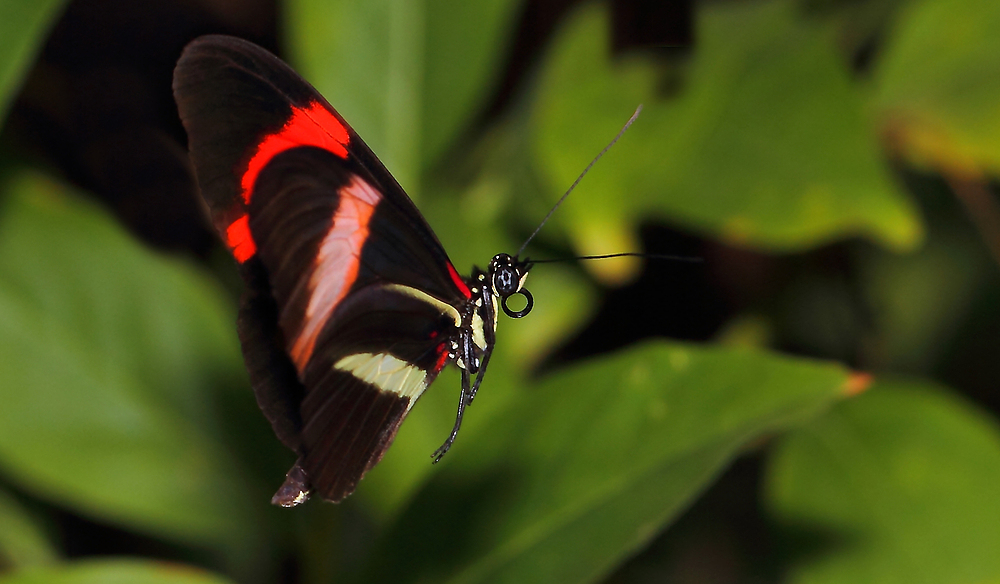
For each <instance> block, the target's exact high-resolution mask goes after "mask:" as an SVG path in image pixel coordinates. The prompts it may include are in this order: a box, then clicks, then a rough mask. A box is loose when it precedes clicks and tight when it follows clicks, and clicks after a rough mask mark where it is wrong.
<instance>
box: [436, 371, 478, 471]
mask: <svg viewBox="0 0 1000 584" xmlns="http://www.w3.org/2000/svg"><path fill="white" fill-rule="evenodd" d="M470 380H471V376H470V375H469V371H468V369H462V395H460V396H459V398H458V414H457V415H456V417H455V427H454V428H452V429H451V435H450V436H448V439H447V440H445V441H444V444H442V445H441V446H440V448H438V449H437V450H435V451H434V454H432V455H431V456H432V457H433V458H434V463H435V464H437V462H438V461H439V460H441V458H442V457H443V456H444V455H445V453H447V452H448V449H449V448H451V445H452V444H453V443H454V442H455V438H456V437H457V436H458V429H459V428H461V427H462V415H463V414H464V413H465V406H466V405H468V404H469V390H470V388H469V383H470Z"/></svg>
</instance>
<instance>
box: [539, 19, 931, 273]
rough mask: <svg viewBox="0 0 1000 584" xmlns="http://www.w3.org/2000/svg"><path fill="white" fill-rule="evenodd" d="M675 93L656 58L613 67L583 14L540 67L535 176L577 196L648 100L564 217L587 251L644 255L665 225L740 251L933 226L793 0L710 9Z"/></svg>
mask: <svg viewBox="0 0 1000 584" xmlns="http://www.w3.org/2000/svg"><path fill="white" fill-rule="evenodd" d="M697 22H698V25H697V40H698V42H697V44H696V46H695V48H694V51H693V53H692V56H691V62H690V63H689V68H688V69H686V70H685V72H686V76H685V77H684V80H683V83H682V89H681V90H679V93H678V95H676V96H675V97H671V98H663V97H662V96H661V94H660V93H659V85H660V84H661V83H662V80H661V79H660V71H661V70H662V67H661V66H660V65H659V64H658V63H656V62H655V61H654V60H653V59H651V58H647V57H643V56H631V57H628V58H622V59H619V60H615V61H613V60H612V59H611V58H610V56H609V43H608V40H607V39H608V33H607V30H608V27H609V25H608V23H607V18H606V16H605V15H604V13H603V12H602V11H601V10H600V9H599V8H598V7H589V8H587V9H585V10H582V11H580V12H579V14H577V15H576V16H575V17H574V18H573V19H572V20H571V21H570V22H569V23H568V24H567V25H566V27H565V29H564V30H563V31H562V32H561V34H559V36H558V38H557V39H556V41H555V43H554V47H553V50H552V54H551V55H550V57H549V59H548V62H547V63H546V65H545V66H544V68H543V69H542V74H541V82H540V89H539V96H538V99H537V102H536V106H535V111H534V115H535V119H536V121H537V128H538V129H537V134H536V140H535V144H534V149H535V151H536V153H537V168H538V169H539V171H540V172H541V173H542V174H543V175H544V176H545V177H546V178H547V180H548V182H549V184H550V185H552V188H553V190H558V189H562V188H565V187H566V186H568V185H569V184H570V183H571V182H572V180H573V178H574V177H575V176H576V175H577V174H578V173H579V172H580V170H581V169H582V168H583V167H584V165H585V164H586V163H587V161H588V160H589V159H590V158H591V157H593V156H594V154H596V153H597V152H598V151H599V150H600V149H601V147H602V146H603V145H604V144H605V143H606V142H607V140H609V139H610V138H611V137H612V136H614V134H615V132H616V131H617V130H618V128H620V127H621V124H622V123H623V122H624V121H625V120H626V119H627V118H628V116H629V113H631V112H632V110H633V109H634V108H635V107H636V105H637V104H640V103H643V104H645V109H644V111H643V114H642V116H641V117H640V118H639V120H638V121H637V122H636V123H635V125H633V126H632V128H631V129H630V130H629V131H628V133H627V134H625V136H624V137H623V138H622V140H621V141H620V142H619V143H618V144H617V145H616V146H615V147H614V148H612V149H611V150H610V151H609V153H608V154H607V156H605V158H604V159H603V160H602V161H601V163H600V164H598V165H597V166H596V167H595V168H594V169H593V170H592V171H591V172H590V174H589V175H588V176H587V178H586V179H585V180H584V181H583V183H581V185H580V187H579V188H578V189H577V192H576V193H575V194H574V195H573V200H571V201H570V202H569V203H568V204H567V205H566V206H565V209H564V210H561V211H560V215H559V216H558V217H557V218H556V221H559V222H562V224H564V225H565V226H566V227H565V228H566V229H567V230H568V231H569V233H570V234H571V235H572V237H573V239H574V241H575V243H576V244H577V245H578V246H579V248H580V249H581V250H582V251H584V252H586V253H606V252H615V251H621V250H622V249H634V245H629V241H630V239H631V237H632V235H631V234H630V231H629V230H630V229H632V227H631V226H630V225H634V224H635V223H637V222H638V221H640V220H648V219H649V217H650V215H651V214H653V215H656V216H658V217H660V218H661V219H663V220H668V221H672V222H677V223H682V224H685V225H687V226H690V227H692V228H695V229H698V230H700V231H703V232H705V233H707V234H710V235H711V236H714V237H719V238H722V239H725V240H728V241H730V242H735V243H739V244H748V245H754V246H758V247H764V248H770V249H775V250H797V249H803V248H807V247H809V246H814V245H817V244H819V243H821V242H825V241H828V240H830V239H833V238H837V237H844V236H847V235H866V236H870V237H873V238H875V239H877V240H879V241H881V242H883V243H885V244H887V245H890V246H891V247H893V248H910V247H912V246H913V245H915V244H916V242H917V241H918V239H919V238H920V232H921V226H920V223H919V221H918V218H917V216H916V212H915V210H914V208H913V206H912V205H911V203H910V202H909V201H908V200H907V198H906V197H905V196H904V195H903V193H901V192H900V191H898V190H897V188H896V187H895V186H894V184H893V181H892V180H891V178H890V176H889V174H888V171H887V169H886V167H885V164H884V159H883V156H882V154H881V153H880V151H879V149H878V143H877V141H876V138H875V135H874V132H873V131H872V128H871V125H870V124H869V123H868V121H867V119H866V117H865V114H864V111H863V107H862V106H863V102H862V99H861V97H860V95H859V94H858V92H856V91H855V89H854V88H853V87H852V84H851V80H850V78H849V76H848V72H847V70H846V66H845V65H844V63H842V62H841V60H840V58H839V56H838V55H837V53H836V52H835V50H834V49H833V43H832V41H831V40H830V39H829V38H828V36H829V35H828V34H826V33H825V31H824V29H822V28H819V27H817V26H815V25H813V24H811V23H810V22H809V21H806V20H804V19H801V18H798V17H796V14H795V8H794V7H793V4H792V3H791V2H787V1H783V0H778V1H769V2H724V3H712V4H708V5H704V6H701V7H700V8H699V10H698V19H697Z"/></svg>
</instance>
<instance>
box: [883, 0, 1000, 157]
mask: <svg viewBox="0 0 1000 584" xmlns="http://www.w3.org/2000/svg"><path fill="white" fill-rule="evenodd" d="M997 30H1000V4H997V3H996V2H983V1H982V0H922V1H916V2H910V3H908V4H907V5H906V6H905V7H904V9H903V10H902V13H901V15H900V16H899V18H898V19H897V21H896V22H895V24H894V26H893V27H892V29H891V30H890V31H889V34H888V35H887V41H886V46H885V49H884V51H883V54H882V56H881V58H880V60H879V62H878V63H877V66H876V69H875V75H874V80H875V83H876V95H875V103H874V105H875V107H876V109H877V110H878V112H879V117H880V119H881V122H882V123H883V124H884V125H885V126H886V129H887V130H888V131H889V132H890V133H891V135H893V136H895V137H896V138H897V139H898V140H901V141H902V144H901V145H902V146H903V148H904V153H906V154H909V155H910V159H911V160H912V161H914V162H916V163H923V164H925V165H931V166H935V167H937V168H939V169H944V170H951V171H956V170H957V171H963V170H976V169H982V168H985V169H988V170H990V171H992V172H993V173H998V172H1000V106H998V105H997V95H1000V35H997Z"/></svg>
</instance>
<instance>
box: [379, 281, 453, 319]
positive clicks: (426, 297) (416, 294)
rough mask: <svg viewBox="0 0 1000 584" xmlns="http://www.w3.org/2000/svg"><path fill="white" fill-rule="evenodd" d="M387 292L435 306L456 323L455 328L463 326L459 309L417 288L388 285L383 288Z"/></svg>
mask: <svg viewBox="0 0 1000 584" xmlns="http://www.w3.org/2000/svg"><path fill="white" fill-rule="evenodd" d="M383 288H384V289H385V290H392V291H393V292H399V293H400V294H406V295H407V296H410V297H412V298H416V299H417V300H420V301H422V302H426V303H427V304H430V305H431V306H434V307H435V308H437V309H438V310H440V311H441V314H446V315H448V316H450V317H451V319H452V320H454V321H455V326H457V327H460V328H461V326H462V315H461V314H459V313H458V309H457V308H455V307H454V306H452V305H451V304H448V303H447V302H442V301H440V300H438V299H437V298H434V297H433V296H431V295H430V294H428V293H426V292H424V291H423V290H417V289H416V288H411V287H409V286H403V285H402V284H386V285H385V286H383Z"/></svg>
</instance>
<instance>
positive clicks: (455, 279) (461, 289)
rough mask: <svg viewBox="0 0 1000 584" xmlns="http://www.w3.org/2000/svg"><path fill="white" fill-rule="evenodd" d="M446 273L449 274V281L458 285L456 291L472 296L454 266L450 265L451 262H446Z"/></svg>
mask: <svg viewBox="0 0 1000 584" xmlns="http://www.w3.org/2000/svg"><path fill="white" fill-rule="evenodd" d="M448 273H449V274H451V281H452V282H454V283H455V286H456V287H458V291H459V292H461V293H462V295H463V296H465V297H466V298H472V291H471V290H469V287H468V286H466V285H465V280H463V279H462V276H459V275H458V272H457V271H456V270H455V266H453V265H451V262H448Z"/></svg>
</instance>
